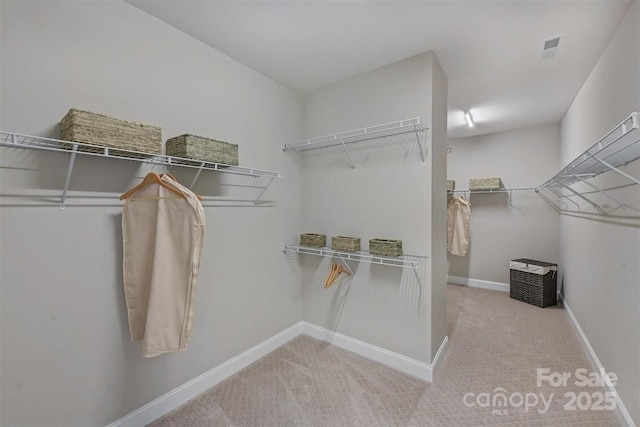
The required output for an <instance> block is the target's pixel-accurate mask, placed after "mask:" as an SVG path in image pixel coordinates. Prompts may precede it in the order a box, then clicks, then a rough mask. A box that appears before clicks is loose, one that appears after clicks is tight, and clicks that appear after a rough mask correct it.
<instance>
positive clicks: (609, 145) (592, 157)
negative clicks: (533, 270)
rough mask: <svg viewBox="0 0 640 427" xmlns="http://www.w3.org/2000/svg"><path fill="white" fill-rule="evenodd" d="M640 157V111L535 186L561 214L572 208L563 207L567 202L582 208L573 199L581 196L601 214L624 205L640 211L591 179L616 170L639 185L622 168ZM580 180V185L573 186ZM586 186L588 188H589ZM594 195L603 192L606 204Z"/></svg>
mask: <svg viewBox="0 0 640 427" xmlns="http://www.w3.org/2000/svg"><path fill="white" fill-rule="evenodd" d="M638 159H640V123H639V114H638V112H634V113H631V114H630V115H629V117H627V118H626V119H625V120H624V121H622V123H620V124H619V125H617V126H616V127H614V128H613V129H612V130H611V131H610V132H609V133H607V134H606V135H605V136H604V137H602V138H601V139H600V140H599V141H597V142H596V143H595V144H593V145H592V146H591V147H589V149H587V150H586V151H585V152H584V153H582V154H581V155H579V156H578V157H577V158H576V159H575V160H573V161H572V162H571V163H569V164H568V165H567V166H565V167H564V168H563V169H562V170H561V171H560V172H558V173H557V174H555V175H554V176H553V177H551V178H550V179H548V180H547V181H545V182H543V183H542V184H540V185H539V186H538V187H536V192H537V193H538V195H540V197H542V198H543V199H544V200H545V201H546V202H547V203H549V204H550V205H551V206H552V207H553V208H555V209H556V210H557V211H558V212H560V213H563V212H568V211H569V210H568V209H567V208H565V207H563V204H564V201H568V202H570V203H572V204H573V205H575V206H576V208H577V207H579V204H578V203H577V202H576V201H575V200H572V199H576V200H577V199H578V198H579V199H582V200H583V201H586V202H587V203H589V204H590V205H591V206H592V207H593V208H595V209H596V211H598V212H599V213H600V214H605V215H609V214H612V213H613V212H615V211H617V210H618V209H621V208H631V209H633V210H635V211H638V209H637V208H635V207H633V206H629V205H628V204H627V203H626V202H625V201H624V200H620V199H619V198H617V197H616V196H615V195H614V194H612V192H611V191H610V190H611V189H603V188H599V187H598V186H596V185H595V183H594V182H592V181H590V179H591V178H594V177H596V176H598V175H600V174H602V173H604V172H608V171H614V172H616V173H617V174H618V175H621V176H623V177H625V178H626V179H627V180H629V181H630V182H631V183H632V184H631V185H637V184H640V179H639V178H637V177H633V176H631V175H629V174H628V173H627V172H625V171H623V170H621V169H619V168H620V167H622V166H624V165H627V164H629V163H631V162H634V161H636V160H638ZM578 183H580V184H581V185H578V186H574V184H578ZM584 188H589V190H588V191H586V190H585V189H584ZM591 190H595V191H591ZM591 194H600V195H601V196H603V197H604V198H606V199H607V201H606V203H602V202H600V201H599V200H596V199H594V198H593V197H591V196H590V195H591ZM611 202H615V203H616V205H615V206H614V207H613V208H608V206H609V203H611Z"/></svg>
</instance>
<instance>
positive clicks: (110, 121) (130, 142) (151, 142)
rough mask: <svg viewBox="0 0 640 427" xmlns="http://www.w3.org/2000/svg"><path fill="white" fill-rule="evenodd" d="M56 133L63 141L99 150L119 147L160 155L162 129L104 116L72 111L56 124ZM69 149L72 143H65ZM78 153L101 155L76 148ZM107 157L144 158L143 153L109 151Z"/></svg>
mask: <svg viewBox="0 0 640 427" xmlns="http://www.w3.org/2000/svg"><path fill="white" fill-rule="evenodd" d="M60 133H61V136H62V139H63V140H65V141H73V142H81V143H86V144H93V145H97V146H100V147H108V148H110V149H112V148H121V149H123V150H131V151H138V152H141V153H148V154H149V155H153V154H160V153H161V152H162V129H161V128H160V127H158V126H150V125H144V124H141V123H136V122H131V121H127V120H122V119H116V118H114V117H110V116H106V115H104V114H98V113H92V112H90V111H82V110H76V109H75V108H72V109H70V110H69V112H68V113H67V114H66V115H65V116H64V117H63V118H62V120H61V121H60ZM64 146H65V147H66V148H69V149H70V148H72V147H73V145H72V144H65V145H64ZM78 150H79V151H86V152H96V153H97V152H101V151H102V150H101V149H100V148H95V147H84V146H78ZM110 152H111V154H113V155H117V156H123V157H136V158H140V157H147V154H136V153H128V152H123V151H119V150H110Z"/></svg>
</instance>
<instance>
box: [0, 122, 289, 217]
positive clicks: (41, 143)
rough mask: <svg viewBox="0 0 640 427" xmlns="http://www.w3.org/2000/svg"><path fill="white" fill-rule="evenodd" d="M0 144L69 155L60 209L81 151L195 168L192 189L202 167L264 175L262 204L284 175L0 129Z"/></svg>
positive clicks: (232, 173) (236, 173)
mask: <svg viewBox="0 0 640 427" xmlns="http://www.w3.org/2000/svg"><path fill="white" fill-rule="evenodd" d="M0 147H10V148H18V149H29V150H44V151H54V152H60V153H66V154H69V155H70V157H69V164H68V166H67V173H66V176H65V181H64V186H63V189H62V194H61V196H60V209H64V207H65V202H66V199H67V193H68V191H69V184H70V182H71V176H72V173H73V167H74V165H75V161H76V157H77V155H78V154H81V155H83V156H94V157H103V158H110V159H120V160H128V161H135V162H140V163H145V164H151V165H160V166H166V167H168V168H169V169H170V168H172V167H180V168H189V169H196V170H197V172H196V174H195V176H194V178H193V181H192V182H191V185H190V186H189V188H193V186H194V185H195V183H196V181H197V180H198V178H199V177H200V174H201V173H202V171H205V170H206V171H214V172H220V173H223V174H231V175H241V176H249V177H254V178H267V179H268V181H267V184H266V185H265V186H264V188H263V189H262V191H261V193H260V194H259V195H258V197H257V198H256V199H255V200H254V201H253V203H254V204H259V203H261V202H260V199H261V198H262V196H263V195H264V193H265V192H266V191H267V189H268V188H269V186H270V185H271V183H272V182H273V180H274V179H276V178H278V179H280V178H282V177H283V176H282V174H281V173H280V172H274V171H269V170H264V169H256V168H250V167H244V166H233V165H225V164H221V163H213V162H206V161H194V160H192V159H184V158H181V157H174V156H167V155H150V154H149V153H142V152H139V151H133V150H125V149H120V148H118V149H117V150H115V151H114V150H110V149H109V148H108V147H101V146H97V145H93V144H85V143H81V142H74V141H63V140H59V139H53V138H44V137H39V136H31V135H22V134H18V133H11V132H2V131H0Z"/></svg>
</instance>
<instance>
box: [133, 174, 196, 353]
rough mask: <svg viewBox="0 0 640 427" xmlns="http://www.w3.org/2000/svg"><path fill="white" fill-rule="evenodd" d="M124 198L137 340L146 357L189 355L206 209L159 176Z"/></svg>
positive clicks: (164, 177) (193, 195) (182, 188)
mask: <svg viewBox="0 0 640 427" xmlns="http://www.w3.org/2000/svg"><path fill="white" fill-rule="evenodd" d="M150 175H151V174H150ZM122 197H123V198H125V200H126V202H125V205H124V208H123V213H122V237H123V280H124V292H125V299H126V304H127V313H128V317H129V331H130V335H131V340H132V341H142V355H143V356H144V357H153V356H157V355H160V354H162V353H166V352H171V351H185V350H186V349H187V344H188V340H189V335H190V333H191V326H192V321H193V314H194V302H195V290H196V283H197V278H198V269H199V265H200V253H201V250H202V238H203V235H204V228H205V218H204V209H203V208H202V204H201V203H200V201H199V199H198V196H197V195H195V194H194V193H192V192H191V191H190V190H188V189H187V188H185V187H184V186H182V185H180V184H179V183H177V181H175V180H174V179H173V178H172V177H170V176H167V175H164V176H162V177H160V176H158V175H157V174H153V175H152V176H149V175H148V176H147V177H146V178H145V180H144V181H143V183H142V184H141V185H139V186H137V187H135V188H134V189H132V190H131V191H129V192H127V193H126V194H124V195H123V196H122Z"/></svg>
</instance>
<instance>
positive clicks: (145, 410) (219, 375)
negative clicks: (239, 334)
mask: <svg viewBox="0 0 640 427" xmlns="http://www.w3.org/2000/svg"><path fill="white" fill-rule="evenodd" d="M301 333H302V322H298V323H296V324H295V325H293V326H291V327H289V328H287V329H285V330H284V331H282V332H280V333H278V334H276V335H274V336H272V337H271V338H269V339H267V340H265V341H263V342H261V343H260V344H257V345H255V346H253V347H251V348H250V349H248V350H247V351H245V352H243V353H241V354H239V355H237V356H236V357H234V358H232V359H229V360H227V361H226V362H224V363H223V364H221V365H218V366H216V367H215V368H213V369H211V370H210V371H207V372H205V373H204V374H202V375H200V376H198V377H196V378H194V379H192V380H191V381H189V382H187V383H185V384H183V385H181V386H180V387H178V388H175V389H173V390H171V391H170V392H169V393H167V394H165V395H163V396H160V397H159V398H157V399H156V400H154V401H152V402H150V403H147V404H146V405H144V406H142V407H141V408H138V409H136V410H135V411H133V412H131V413H129V414H127V415H125V416H124V417H122V418H120V419H118V420H116V421H114V422H113V423H111V424H109V425H108V426H107V427H127V426H144V425H147V424H149V423H151V422H152V421H155V420H157V419H158V418H160V417H161V416H163V415H165V414H167V413H168V412H170V411H172V410H173V409H175V408H177V407H179V406H180V405H182V404H184V403H186V402H187V401H188V400H190V399H193V398H194V397H196V396H197V395H199V394H201V393H203V392H204V391H205V390H207V389H209V388H211V387H213V386H214V385H216V384H218V383H220V382H222V381H224V380H225V379H227V378H229V377H230V376H231V375H233V374H235V373H236V372H238V371H240V370H242V369H244V368H246V367H247V366H249V365H250V364H252V363H253V362H255V361H257V360H258V359H260V358H262V357H264V356H266V355H267V354H269V353H271V352H272V351H273V350H275V349H277V348H278V347H280V346H282V345H284V344H285V343H287V342H288V341H290V340H291V339H293V338H295V337H297V336H298V335H300V334H301Z"/></svg>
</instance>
